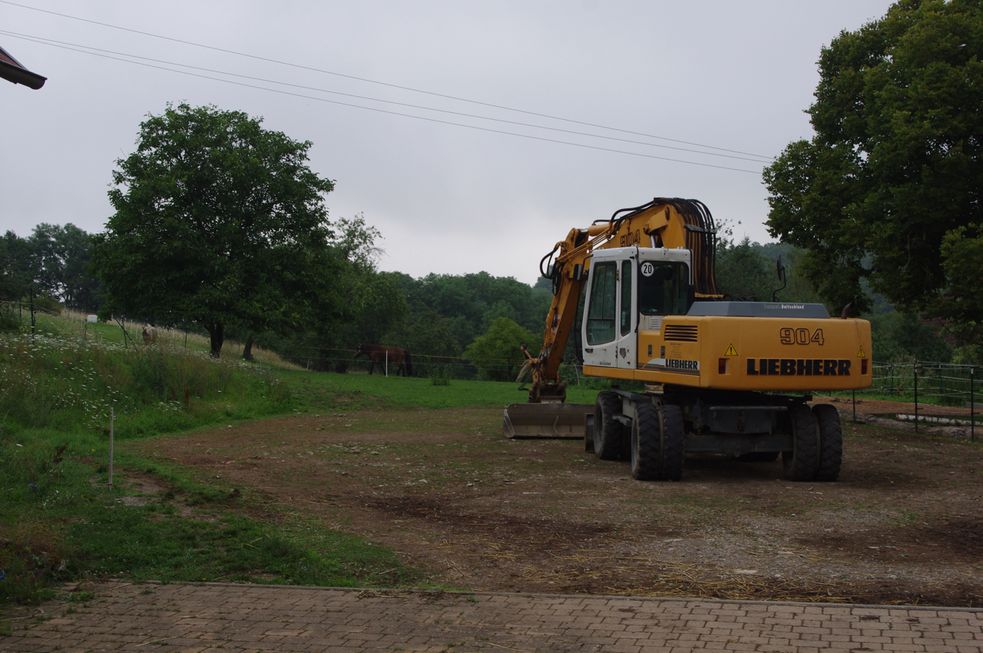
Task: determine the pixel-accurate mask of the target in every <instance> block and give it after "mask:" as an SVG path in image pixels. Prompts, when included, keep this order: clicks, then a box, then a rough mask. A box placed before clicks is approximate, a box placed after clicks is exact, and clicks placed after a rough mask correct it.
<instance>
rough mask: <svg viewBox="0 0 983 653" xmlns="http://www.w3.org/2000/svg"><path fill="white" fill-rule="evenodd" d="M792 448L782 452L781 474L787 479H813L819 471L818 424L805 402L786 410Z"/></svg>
mask: <svg viewBox="0 0 983 653" xmlns="http://www.w3.org/2000/svg"><path fill="white" fill-rule="evenodd" d="M788 417H789V421H790V422H791V428H792V447H793V448H792V450H791V451H783V452H782V468H783V476H784V477H785V479H786V480H788V481H814V480H816V472H817V471H819V424H818V422H817V420H816V416H815V415H814V414H813V412H812V410H811V409H810V408H809V406H807V405H806V404H795V405H793V406H791V407H790V408H789V410H788Z"/></svg>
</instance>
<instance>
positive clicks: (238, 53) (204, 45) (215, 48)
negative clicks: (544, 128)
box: [0, 0, 774, 161]
mask: <svg viewBox="0 0 983 653" xmlns="http://www.w3.org/2000/svg"><path fill="white" fill-rule="evenodd" d="M0 3H2V4H6V5H10V6H12V7H18V8H21V9H27V10H29V11H36V12H39V13H44V14H49V15H52V16H58V17H60V18H68V19H70V20H76V21H80V22H84V23H89V24H92V25H98V26H100V27H107V28H109V29H115V30H120V31H124V32H130V33H132V34H139V35H141V36H149V37H151V38H155V39H161V40H164V41H170V42H172V43H180V44H182V45H190V46H192V47H196V48H203V49H206V50H212V51H215V52H222V53H225V54H232V55H235V56H239V57H247V58H249V59H254V60H256V61H263V62H266V63H273V64H277V65H281V66H289V67H291V68H298V69H301V70H308V71H311V72H317V73H322V74H325V75H333V76H335V77H342V78H345V79H351V80H355V81H359V82H364V83H367V84H377V85H379V86H386V87H388V88H395V89H399V90H403V91H411V92H413V93H422V94H424V95H430V96H433V97H439V98H443V99H446V100H454V101H455V102H467V103H469V104H477V105H481V106H485V107H490V108H493V109H500V110H503V111H513V112H516V113H522V114H526V115H530V116H536V117H539V118H547V119H549V120H558V121H561V122H566V123H570V124H575V125H581V126H583V127H594V128H597V129H606V130H610V131H615V132H620V133H622V134H630V135H632V136H643V137H645V138H654V139H656V140H663V141H669V142H671V143H679V144H681V145H691V146H694V147H702V148H705V149H710V150H718V151H720V152H729V153H731V154H743V155H745V156H752V157H757V158H759V159H764V160H766V161H772V160H773V159H774V157H770V156H766V155H764V154H755V153H754V152H744V151H741V150H734V149H729V148H725V147H717V146H714V145H706V144H703V143H696V142H693V141H686V140H682V139H678V138H670V137H668V136H658V135H655V134H647V133H645V132H639V131H633V130H629V129H621V128H619V127H612V126H610V125H604V124H600V123H593V122H587V121H583V120H575V119H573V118H564V117H562V116H555V115H551V114H548V113H539V112H536V111H529V110H526V109H519V108H516V107H510V106H506V105H501V104H494V103H491V102H483V101H481V100H475V99H471V98H465V97H460V96H456V95H449V94H446V93H438V92H436V91H428V90H426V89H420V88H415V87H412V86H404V85H401V84H394V83H391V82H383V81H379V80H375V79H370V78H368V77H359V76H357V75H349V74H347V73H339V72H336V71H333V70H327V69H324V68H318V67H316V66H308V65H305V64H298V63H294V62H291V61H284V60H282V59H273V58H271V57H264V56H261V55H256V54H251V53H249V52H241V51H238V50H230V49H227V48H221V47H218V46H214V45H208V44H207V43H198V42H196V41H189V40H186V39H180V38H176V37H172V36H165V35H162V34H155V33H153V32H146V31H143V30H138V29H134V28H132V27H125V26H122V25H114V24H112V23H106V22H102V21H98V20H93V19H91V18H83V17H81V16H74V15H72V14H66V13H62V12H59V11H53V10H50V9H41V8H40V7H32V6H30V5H25V4H21V3H19V2H13V1H12V0H0Z"/></svg>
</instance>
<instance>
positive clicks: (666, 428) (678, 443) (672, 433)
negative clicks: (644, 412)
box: [660, 404, 686, 481]
mask: <svg viewBox="0 0 983 653" xmlns="http://www.w3.org/2000/svg"><path fill="white" fill-rule="evenodd" d="M660 413H661V414H662V477H661V480H664V481H678V480H679V479H681V478H682V477H683V460H684V459H685V458H686V429H685V426H684V424H683V410H682V408H680V407H679V406H676V405H674V404H661V406H660Z"/></svg>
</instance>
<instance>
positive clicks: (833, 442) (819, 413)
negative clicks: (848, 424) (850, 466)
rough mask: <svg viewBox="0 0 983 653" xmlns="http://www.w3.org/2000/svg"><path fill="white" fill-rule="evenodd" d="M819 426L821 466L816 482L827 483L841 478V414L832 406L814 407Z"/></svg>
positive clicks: (819, 405) (817, 405) (817, 472)
mask: <svg viewBox="0 0 983 653" xmlns="http://www.w3.org/2000/svg"><path fill="white" fill-rule="evenodd" d="M812 412H813V413H814V414H815V415H816V422H817V423H818V425H819V466H818V469H817V470H816V480H817V481H822V482H825V483H828V482H831V481H835V480H836V479H837V478H839V476H840V466H841V465H842V463H843V428H842V426H841V423H840V413H839V411H838V410H836V407H835V406H833V405H832V404H816V405H815V406H813V407H812Z"/></svg>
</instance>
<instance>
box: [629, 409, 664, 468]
mask: <svg viewBox="0 0 983 653" xmlns="http://www.w3.org/2000/svg"><path fill="white" fill-rule="evenodd" d="M661 426H662V425H661V424H660V423H659V411H658V410H657V409H656V407H655V404H640V405H639V406H638V408H637V409H636V411H635V419H634V421H633V422H632V423H631V446H630V448H629V455H628V460H629V461H630V462H631V475H632V478H634V479H636V480H639V481H654V480H656V479H657V478H659V475H660V473H661V471H662V465H661V462H662V428H661Z"/></svg>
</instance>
